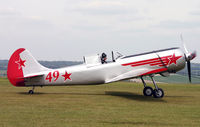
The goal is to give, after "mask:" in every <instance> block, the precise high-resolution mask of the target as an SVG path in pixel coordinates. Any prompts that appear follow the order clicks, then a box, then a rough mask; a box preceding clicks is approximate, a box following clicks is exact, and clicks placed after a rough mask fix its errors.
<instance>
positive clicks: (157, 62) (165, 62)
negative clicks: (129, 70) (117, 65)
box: [122, 55, 172, 67]
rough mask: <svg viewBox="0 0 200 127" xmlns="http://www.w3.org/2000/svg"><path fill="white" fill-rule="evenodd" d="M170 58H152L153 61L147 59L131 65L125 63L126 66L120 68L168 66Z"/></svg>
mask: <svg viewBox="0 0 200 127" xmlns="http://www.w3.org/2000/svg"><path fill="white" fill-rule="evenodd" d="M171 56H172V55H170V56H165V57H161V58H153V59H148V60H142V61H137V62H131V63H127V64H122V66H128V65H131V66H132V67H136V66H142V65H147V64H150V66H155V65H158V66H164V65H168V64H169V61H170V60H169V57H171Z"/></svg>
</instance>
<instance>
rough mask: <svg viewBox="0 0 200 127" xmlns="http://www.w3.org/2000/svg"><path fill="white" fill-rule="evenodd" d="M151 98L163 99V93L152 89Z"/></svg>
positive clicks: (159, 89) (160, 90)
mask: <svg viewBox="0 0 200 127" xmlns="http://www.w3.org/2000/svg"><path fill="white" fill-rule="evenodd" d="M153 96H154V97H155V98H162V97H164V91H163V90H162V89H161V88H158V89H154V90H153Z"/></svg>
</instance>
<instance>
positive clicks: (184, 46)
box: [180, 34, 189, 54]
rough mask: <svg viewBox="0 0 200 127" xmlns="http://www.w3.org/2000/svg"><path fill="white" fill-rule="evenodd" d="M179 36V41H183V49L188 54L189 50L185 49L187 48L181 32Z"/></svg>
mask: <svg viewBox="0 0 200 127" xmlns="http://www.w3.org/2000/svg"><path fill="white" fill-rule="evenodd" d="M180 38H181V42H182V43H183V48H184V50H185V53H186V54H188V53H189V52H188V50H187V48H186V45H185V42H184V40H183V36H182V34H181V35H180Z"/></svg>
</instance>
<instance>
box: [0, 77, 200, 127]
mask: <svg viewBox="0 0 200 127" xmlns="http://www.w3.org/2000/svg"><path fill="white" fill-rule="evenodd" d="M150 85H151V86H152V84H150ZM158 85H159V87H161V88H163V89H164V90H165V97H164V98H162V99H155V98H153V97H144V96H143V94H142V90H143V86H142V84H135V83H128V82H117V83H112V84H105V85H98V86H63V87H44V88H36V90H35V92H36V94H34V95H28V94H27V91H28V90H29V88H19V87H14V86H12V85H11V84H10V83H9V82H8V80H7V79H0V126H1V127H44V126H45V127H65V126H67V127H107V126H109V127H129V126H130V127H132V126H135V127H155V126H156V127H159V126H162V127H171V126H172V127H173V126H174V127H177V126H181V127H187V126H190V127H192V126H194V127H195V126H196V127H198V126H200V85H189V84H185V85H181V84H178V85H176V84H158Z"/></svg>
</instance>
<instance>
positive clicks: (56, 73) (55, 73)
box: [46, 71, 60, 82]
mask: <svg viewBox="0 0 200 127" xmlns="http://www.w3.org/2000/svg"><path fill="white" fill-rule="evenodd" d="M59 75H60V74H59V71H54V72H53V75H52V73H51V72H49V74H48V75H47V77H46V80H49V82H51V80H52V78H54V82H55V81H56V80H58V78H59ZM52 76H53V77H52Z"/></svg>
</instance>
